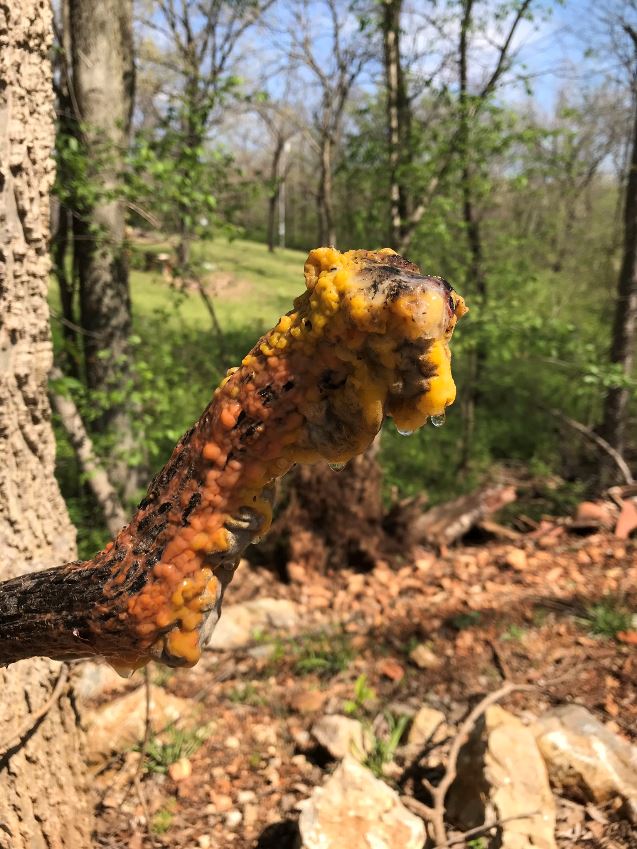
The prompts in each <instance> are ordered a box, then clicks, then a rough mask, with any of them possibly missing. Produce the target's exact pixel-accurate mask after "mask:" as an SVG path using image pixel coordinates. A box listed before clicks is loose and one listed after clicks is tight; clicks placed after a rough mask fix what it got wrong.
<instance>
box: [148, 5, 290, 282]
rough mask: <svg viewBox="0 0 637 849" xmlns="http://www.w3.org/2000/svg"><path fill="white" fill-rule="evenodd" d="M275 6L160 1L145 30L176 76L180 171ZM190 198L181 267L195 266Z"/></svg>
mask: <svg viewBox="0 0 637 849" xmlns="http://www.w3.org/2000/svg"><path fill="white" fill-rule="evenodd" d="M273 2H274V0H254V2H249V3H244V2H239V3H235V2H232V0H204V2H200V0H155V2H154V3H153V4H152V6H151V14H150V15H148V16H147V17H146V19H145V21H144V25H145V26H146V27H147V28H149V29H150V30H152V31H154V32H155V33H156V34H157V35H158V36H159V37H160V38H161V39H163V40H164V41H165V49H164V50H162V51H160V52H158V53H157V54H156V55H155V56H154V58H153V60H152V61H153V62H154V63H155V64H156V65H158V66H161V67H163V68H165V69H166V70H168V71H169V72H170V75H171V79H172V81H173V83H174V87H173V88H172V89H171V90H169V91H167V92H166V94H167V96H168V100H169V102H170V103H171V109H172V110H173V111H174V113H175V115H176V118H177V122H178V125H179V126H178V131H179V141H178V149H177V150H176V151H175V167H176V168H177V169H182V170H183V169H188V168H189V163H190V161H191V158H192V157H193V156H194V157H196V156H197V151H198V150H199V149H200V148H201V147H202V146H203V145H204V143H205V142H206V139H207V137H208V134H209V132H210V129H211V126H212V124H213V122H214V120H215V119H216V118H218V117H219V107H220V106H221V105H222V103H225V102H226V99H227V97H228V95H229V94H230V93H232V92H233V90H234V89H235V88H236V85H237V79H236V77H235V76H233V72H234V71H235V70H236V65H237V62H238V60H239V59H240V57H241V46H242V43H243V39H244V36H245V35H246V33H247V31H248V30H249V29H250V27H252V26H254V24H255V23H256V22H257V21H259V20H260V18H261V16H262V15H263V13H264V12H265V11H266V10H267V9H268V8H269V7H270V6H271V5H272V3H273ZM190 211H191V210H190V205H189V203H188V199H187V198H184V200H183V202H182V203H181V204H180V209H179V221H178V228H179V245H178V263H179V266H180V267H181V268H184V269H185V268H187V267H188V265H189V263H190V243H191V241H192V229H193V228H192V223H191V221H190Z"/></svg>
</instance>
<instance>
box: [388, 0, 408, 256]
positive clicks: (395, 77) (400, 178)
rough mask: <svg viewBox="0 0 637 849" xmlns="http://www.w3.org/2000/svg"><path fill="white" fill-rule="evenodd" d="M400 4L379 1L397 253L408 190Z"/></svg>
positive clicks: (403, 230)
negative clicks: (404, 171)
mask: <svg viewBox="0 0 637 849" xmlns="http://www.w3.org/2000/svg"><path fill="white" fill-rule="evenodd" d="M402 4H403V0H384V1H383V45H384V54H385V84H386V88H387V138H388V144H389V203H390V236H389V242H390V247H392V248H393V249H394V250H398V249H399V248H400V246H401V243H402V239H403V237H404V236H405V235H406V225H407V218H408V214H409V210H408V200H407V199H408V190H407V186H406V185H405V180H404V174H403V173H402V172H403V170H404V165H405V162H406V160H408V158H409V125H410V110H409V99H408V97H407V90H406V87H405V77H404V74H403V70H402V67H401V61H400V14H401V11H402Z"/></svg>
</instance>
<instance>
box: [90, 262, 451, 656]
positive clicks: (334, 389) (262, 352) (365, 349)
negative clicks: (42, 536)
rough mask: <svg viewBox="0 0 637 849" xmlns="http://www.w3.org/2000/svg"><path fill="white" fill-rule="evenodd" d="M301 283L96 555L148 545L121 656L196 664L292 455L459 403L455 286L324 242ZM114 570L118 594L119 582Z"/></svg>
mask: <svg viewBox="0 0 637 849" xmlns="http://www.w3.org/2000/svg"><path fill="white" fill-rule="evenodd" d="M305 277H306V283H307V291H306V292H305V293H304V294H303V295H301V296H300V297H299V298H297V299H296V301H295V303H294V309H293V310H292V311H291V312H289V313H288V314H287V315H284V316H283V317H282V318H281V319H280V320H279V322H278V324H277V325H276V327H274V328H273V329H272V330H271V331H270V332H269V333H267V334H266V335H265V336H264V337H263V338H262V339H261V340H260V341H259V342H258V343H257V345H256V346H255V347H254V348H253V349H252V351H251V352H250V353H249V354H248V355H247V356H246V357H245V358H244V360H243V362H242V364H241V366H240V367H239V368H234V369H230V370H229V371H228V374H227V376H226V377H225V378H224V380H223V381H222V383H221V385H220V386H219V388H218V389H217V390H216V391H215V393H214V397H213V400H212V402H211V404H210V405H209V407H208V408H207V409H206V411H205V412H204V414H203V415H202V417H201V419H200V420H199V422H198V423H197V425H196V426H195V428H194V429H193V430H192V431H191V432H190V433H189V434H187V435H186V436H185V437H184V439H182V441H181V442H180V444H179V445H178V446H177V448H176V449H175V452H174V453H173V456H172V458H171V460H170V461H169V463H168V465H167V466H166V469H164V471H163V472H162V473H161V474H160V475H159V476H158V478H157V479H156V480H155V481H154V482H153V484H152V485H151V487H150V489H149V494H148V497H147V499H145V501H144V502H142V504H141V505H140V508H139V511H138V513H137V514H136V516H135V517H134V518H133V521H132V522H131V524H130V525H129V526H128V527H126V528H124V529H123V531H122V532H121V534H120V535H119V537H118V538H117V540H116V541H115V543H114V544H112V545H111V546H110V547H109V548H108V549H107V550H106V551H105V552H103V553H102V555H100V556H98V558H96V562H97V563H98V565H99V562H100V557H102V558H106V557H109V556H111V558H112V556H113V553H114V552H117V551H119V552H122V555H121V556H120V560H124V559H126V560H127V561H130V559H131V556H132V555H130V552H131V551H132V552H133V554H135V553H136V552H137V553H139V552H140V549H141V548H143V552H142V553H144V554H145V556H146V561H145V562H146V564H147V565H148V566H150V567H151V568H150V569H149V571H148V573H147V575H146V580H145V581H143V586H141V588H140V589H139V591H136V592H134V593H132V594H130V595H129V597H128V599H127V603H126V609H125V610H122V611H121V612H120V614H119V619H120V620H122V619H123V618H125V617H128V618H129V620H130V621H131V622H132V625H133V628H134V632H135V634H136V637H137V639H136V641H135V645H134V646H130V647H128V648H126V649H123V650H122V651H121V652H118V656H117V657H111V658H110V660H111V662H113V663H114V664H120V665H121V664H124V665H126V666H128V667H130V668H134V667H136V666H140V665H142V664H143V663H145V662H146V661H147V660H148V659H149V658H150V657H155V658H157V659H160V660H163V661H164V662H167V663H169V664H171V665H193V664H194V663H196V662H197V660H198V658H199V656H200V652H201V645H202V643H203V642H204V640H205V638H206V636H207V632H208V631H209V629H207V628H205V627H204V624H205V621H206V619H207V618H208V619H209V622H210V624H212V625H213V624H214V622H215V621H216V618H217V616H218V612H219V608H220V604H221V597H222V594H223V589H224V587H225V585H226V584H227V582H228V580H229V579H230V577H231V576H232V572H233V569H234V568H235V566H236V563H237V562H238V560H239V556H240V554H241V552H242V551H243V549H244V548H245V546H246V545H247V544H248V543H249V542H252V541H254V540H255V539H256V538H258V537H260V536H262V535H263V534H265V533H266V531H267V530H268V528H269V526H270V522H271V517H272V491H273V490H272V486H273V482H274V481H275V480H276V478H278V477H280V476H281V475H284V474H285V473H286V472H287V471H288V470H289V469H290V468H291V467H292V466H293V465H294V464H295V463H308V462H309V463H311V462H315V461H317V460H319V459H325V460H327V461H328V462H330V463H345V462H347V461H348V460H349V459H350V458H351V457H353V456H354V455H355V454H357V453H360V452H361V451H364V450H365V449H366V448H367V447H368V446H369V445H370V444H371V442H372V440H373V439H374V436H375V435H376V434H377V433H378V430H379V429H380V427H381V424H382V420H383V417H384V415H386V414H389V415H391V416H393V418H394V419H395V421H396V424H397V426H398V427H399V428H400V429H401V430H414V429H416V428H417V427H419V426H421V425H422V424H424V422H426V420H427V417H429V416H434V415H440V414H442V413H444V410H445V408H446V407H447V406H448V405H449V404H451V403H452V402H453V400H454V398H455V386H454V383H453V380H452V377H451V370H450V353H449V347H448V342H449V339H450V337H451V334H452V332H453V328H454V326H455V323H456V320H457V318H458V317H459V316H461V315H462V314H463V312H464V311H465V309H466V308H465V306H464V302H463V300H462V298H460V297H459V296H458V295H457V294H456V293H455V292H453V290H452V289H451V287H449V286H448V284H446V283H445V282H444V281H443V280H441V279H440V278H435V277H426V276H423V275H421V274H420V272H419V271H418V269H417V268H416V267H415V266H413V265H412V264H410V263H408V262H407V261H405V260H403V259H402V258H401V257H399V256H397V255H396V254H394V252H393V251H390V250H388V249H386V250H383V251H377V252H369V251H349V252H348V253H344V254H341V253H339V252H338V251H336V250H335V249H333V248H319V249H317V250H314V251H312V252H311V253H310V255H309V256H308V259H307V262H306V265H305ZM166 478H167V479H166ZM160 520H161V521H160ZM149 529H150V530H149ZM153 529H154V530H153ZM148 533H150V535H151V537H152V541H151V542H150V543H147V544H146V545H145V548H144V547H143V546H140V545H139V538H140V536H141V537H143V536H144V534H148ZM135 546H137V548H135ZM124 552H126V557H125V558H124V554H123V553H124ZM151 555H153V556H152V559H151ZM153 561H156V562H153ZM112 562H113V561H112V559H111V560H109V564H110V563H112ZM112 571H113V574H112V577H111V578H110V584H109V587H108V592H110V593H111V594H112V593H113V592H114V591H115V590H116V584H117V582H118V580H119V581H123V580H124V576H123V574H124V573H123V572H122V571H121V570H119V571H118V570H116V569H115V567H113V570H112ZM105 610H106V607H105V609H104V611H103V612H104V613H105ZM98 612H99V611H98Z"/></svg>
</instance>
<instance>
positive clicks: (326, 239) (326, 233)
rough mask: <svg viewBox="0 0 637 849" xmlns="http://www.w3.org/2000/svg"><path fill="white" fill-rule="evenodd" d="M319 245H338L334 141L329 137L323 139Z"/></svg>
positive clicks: (319, 199)
mask: <svg viewBox="0 0 637 849" xmlns="http://www.w3.org/2000/svg"><path fill="white" fill-rule="evenodd" d="M318 202H319V209H318V213H319V234H318V236H319V239H318V240H319V244H320V245H333V246H335V245H336V229H335V227H334V205H333V198H332V139H331V138H330V137H329V135H325V136H323V138H322V139H321V165H320V171H319V187H318Z"/></svg>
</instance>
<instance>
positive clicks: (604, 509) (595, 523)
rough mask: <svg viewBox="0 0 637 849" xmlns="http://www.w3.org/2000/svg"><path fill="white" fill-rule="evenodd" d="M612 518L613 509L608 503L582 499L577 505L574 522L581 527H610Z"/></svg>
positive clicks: (612, 521)
mask: <svg viewBox="0 0 637 849" xmlns="http://www.w3.org/2000/svg"><path fill="white" fill-rule="evenodd" d="M614 519H615V516H614V511H613V508H612V507H611V506H610V505H609V504H605V503H599V502H596V501H582V502H581V503H580V504H578V505H577V512H576V513H575V522H576V524H578V525H580V526H581V527H590V528H599V527H602V528H612V526H613V523H614Z"/></svg>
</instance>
